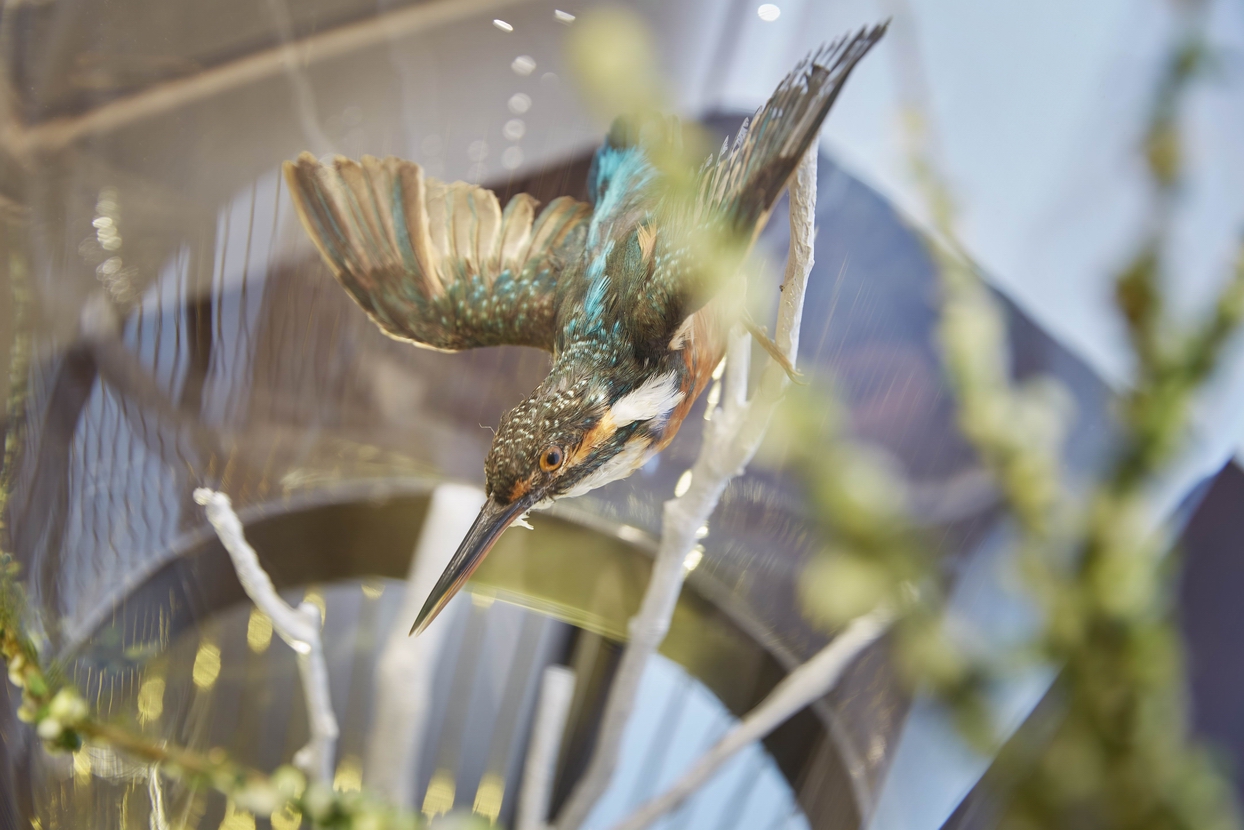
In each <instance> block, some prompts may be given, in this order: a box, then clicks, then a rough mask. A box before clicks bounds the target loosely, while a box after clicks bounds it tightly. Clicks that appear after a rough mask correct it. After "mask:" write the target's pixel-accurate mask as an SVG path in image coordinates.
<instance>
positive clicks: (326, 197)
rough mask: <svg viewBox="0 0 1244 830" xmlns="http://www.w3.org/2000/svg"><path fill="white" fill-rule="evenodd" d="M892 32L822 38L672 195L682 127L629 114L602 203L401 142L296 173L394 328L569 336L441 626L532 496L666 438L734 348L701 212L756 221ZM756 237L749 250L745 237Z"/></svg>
mask: <svg viewBox="0 0 1244 830" xmlns="http://www.w3.org/2000/svg"><path fill="white" fill-rule="evenodd" d="M883 33H884V27H877V28H874V29H872V30H869V31H862V32H860V33H859V34H858V35H856V36H855V37H853V38H850V39H846V38H844V39H842V40H840V41H838V42H837V43H835V44H833V45H832V46H830V47H828V48H827V49H823V50H821V51H820V52H818V53H816V54H815V55H813V56H811V58H810V59H809V60H807V61H805V62H804V63H802V64H800V66H799V67H797V68H796V70H795V71H794V72H792V73H791V74H790V75H788V76H787V78H786V79H785V80H784V81H783V82H782V84H781V85H780V86H779V87H778V90H777V92H775V93H774V95H773V97H772V98H771V99H770V100H769V102H768V103H767V104H766V105H765V106H764V107H763V108H762V109H761V110H760V111H759V112H758V113H757V115H756V117H755V119H754V120H753V122H752V124H751V126H750V128H746V127H745V129H744V131H743V132H741V133H740V135H739V137H738V139H737V140H736V141H735V144H734V146H733V149H730V148H727V147H723V150H722V153H721V155H720V156H719V157H718V158H717V159H715V160H713V159H710V161H709V163H707V164H706V165H705V167H704V168H703V169H702V170H701V171H700V173H699V174H698V176H697V177H696V178H695V180H694V183H695V186H696V193H695V194H694V197H693V198H690V199H687V198H683V197H677V196H675V195H674V194H672V193H671V189H670V188H669V187H668V186H667V180H666V177H665V175H664V174H663V172H662V171H661V170H660V169H659V168H658V166H657V165H656V164H654V162H653V160H652V158H653V150H654V148H659V147H661V146H668V142H672V141H675V140H676V138H677V126H676V125H671V124H669V123H668V122H664V121H661V122H657V121H648V122H645V123H640V124H636V123H628V122H626V121H623V120H619V121H618V122H617V123H615V125H614V128H613V130H611V132H610V134H609V137H608V138H607V139H606V142H605V144H604V145H603V146H602V147H601V149H600V150H599V151H598V152H597V154H596V157H595V159H594V161H593V165H592V171H591V173H590V175H589V182H588V190H589V194H590V197H591V204H590V205H589V204H584V203H581V202H578V201H575V200H573V199H570V198H567V197H562V198H559V199H555V200H553V201H552V202H551V203H550V204H549V205H548V206H547V207H546V208H545V209H544V210H543V211H542V212H540V214H539V215H538V216H537V215H536V212H535V206H536V205H535V200H533V199H532V198H531V197H529V196H527V195H526V194H519V195H518V196H515V197H514V198H513V199H511V201H510V203H509V204H508V205H507V206H506V208H505V210H504V211H502V210H501V208H500V205H499V203H498V202H497V199H496V197H495V196H494V195H493V194H492V193H491V192H490V191H488V190H485V189H483V188H479V187H474V186H472V185H468V184H464V183H462V182H456V183H453V184H444V183H441V182H438V181H435V180H431V179H425V178H424V176H423V172H422V170H421V169H420V168H419V166H418V165H416V164H414V163H411V162H406V161H401V160H399V159H395V158H387V159H383V160H378V159H374V158H370V157H364V159H363V161H362V163H361V164H360V163H357V162H353V161H350V160H348V159H342V158H338V159H336V160H335V161H334V162H333V163H332V164H321V163H320V162H318V161H317V160H316V159H315V158H314V157H312V156H310V155H309V154H306V153H304V154H303V155H302V156H301V157H300V158H299V159H298V161H297V162H295V163H287V165H286V170H285V173H286V179H287V182H288V183H289V186H290V191H291V193H292V194H293V196H294V202H295V205H296V206H297V208H298V212H299V216H300V217H301V219H302V221H303V224H304V226H305V227H306V229H307V231H308V234H309V235H310V236H311V238H312V240H313V241H314V242H315V243H316V245H317V247H318V248H319V249H320V252H321V253H322V254H323V256H324V259H325V260H326V261H327V262H328V264H329V266H330V267H331V268H332V270H333V273H334V275H335V276H336V277H337V279H338V280H339V281H340V282H341V284H342V285H343V286H344V287H345V289H346V290H347V291H348V292H349V293H350V295H351V296H352V297H353V298H354V299H355V300H356V301H357V302H358V303H359V305H361V306H362V307H363V308H364V309H365V310H366V311H367V312H368V314H369V315H370V316H371V317H372V319H373V320H374V321H375V322H376V323H377V325H379V326H380V328H381V329H382V330H384V331H385V332H386V333H388V334H389V335H390V336H393V337H396V338H399V339H404V340H409V341H411V342H414V343H416V344H417V345H421V346H426V347H430V348H435V349H441V350H444V351H458V350H460V349H466V348H474V347H478V346H491V345H502V344H511V345H524V346H534V347H537V348H542V349H545V350H547V351H549V352H551V354H552V356H553V362H552V367H551V369H550V371H549V374H548V376H547V377H546V378H545V379H544V380H543V381H542V382H541V383H540V385H539V386H538V387H537V388H536V389H535V390H534V391H533V392H532V393H531V394H530V395H529V396H528V397H527V398H526V399H525V400H524V401H523V402H522V403H520V404H519V405H518V406H517V407H515V408H514V409H512V410H511V411H510V412H508V413H506V414H505V415H504V416H503V417H502V419H501V424H500V426H499V427H498V430H497V433H496V436H495V438H494V440H493V445H492V449H491V451H490V452H489V454H488V458H487V461H486V462H485V477H486V482H487V487H486V490H487V494H488V500H487V502H486V503H485V506H484V508H483V510H481V512H480V516H479V517H478V518H477V519H476V522H475V525H474V526H473V527H472V529H471V531H470V532H469V533H468V535H467V538H466V539H465V540H464V541H463V543H462V546H461V547H460V548H459V550H458V552H457V554H456V555H455V556H454V559H453V561H452V562H451V563H450V566H449V568H448V569H447V570H446V572H445V574H444V576H442V578H441V580H440V582H439V583H438V585H437V586H436V588H434V589H433V592H432V596H431V597H430V598H429V600H428V603H427V605H425V607H424V609H423V611H422V613H421V614H420V618H419V621H418V622H417V627H422V626H425V625H426V624H427V623H428V622H430V621H431V619H432V617H434V616H435V615H436V613H437V612H438V611H439V610H440V608H441V607H443V606H444V604H445V602H447V601H448V599H449V598H450V597H451V596H452V595H453V594H454V593H455V592H456V591H457V589H458V588H460V587H461V585H462V584H463V583H464V582H465V581H466V579H467V577H469V575H470V574H471V572H472V571H473V570H474V569H475V567H477V566H478V564H479V562H480V561H482V559H483V556H484V555H485V554H486V553H487V551H488V550H489V549H490V548H491V546H492V544H493V542H495V540H496V538H497V537H498V536H499V535H500V533H501V531H502V530H504V529H505V528H506V527H507V526H508V525H509V524H511V523H512V522H513V521H515V520H516V519H518V518H519V517H520V516H522V515H523V514H525V513H526V512H527V511H528V510H529V509H532V508H538V507H542V506H546V505H547V504H548V503H551V502H552V501H553V500H555V499H557V498H561V497H564V496H575V495H579V494H581V493H584V492H587V491H589V490H592V489H594V488H596V487H599V486H601V485H603V484H606V483H608V482H610V481H614V480H617V479H620V478H624V477H626V476H628V475H630V474H631V473H632V472H634V471H635V470H636V469H638V468H639V467H640V466H641V465H643V464H644V463H645V462H646V461H647V460H648V459H649V458H650V457H651V456H652V455H653V454H655V453H656V452H659V451H660V450H661V449H662V448H664V447H665V446H666V445H667V444H668V443H669V442H670V440H671V439H672V438H673V437H674V435H675V434H676V433H677V431H678V428H679V426H680V425H681V423H682V421H683V419H684V418H685V417H686V415H687V413H688V412H689V411H690V409H691V406H692V404H693V403H694V402H695V400H696V398H697V397H698V396H699V394H700V393H701V392H702V391H703V389H704V387H705V386H706V385H707V383H708V380H709V378H710V375H711V373H712V371H713V369H714V368H715V367H716V365H717V364H718V363H719V361H720V360H721V357H722V354H723V353H724V350H725V340H726V332H727V329H728V326H729V323H730V319H729V317H728V315H726V314H725V310H724V306H723V303H724V302H725V299H726V298H725V297H723V296H721V295H718V294H715V289H719V288H720V285H719V284H717V283H716V282H714V281H713V275H712V274H711V273H708V272H709V271H710V270H711V269H708V268H705V267H702V263H701V262H700V261H699V260H700V259H701V257H699V256H697V253H698V251H699V249H696V248H695V247H694V246H693V245H692V244H691V238H692V237H693V236H694V235H695V233H696V230H697V229H701V228H710V229H714V230H716V231H719V232H721V233H723V234H726V235H732V236H734V237H737V238H741V239H743V240H744V241H745V242H746V243H748V244H750V242H751V241H752V240H753V239H754V238H755V235H756V234H757V233H759V230H760V229H761V227H763V225H764V222H765V220H766V219H767V217H768V214H769V211H770V210H771V209H772V207H773V203H774V202H775V201H776V200H777V197H778V196H779V195H780V194H781V192H782V190H783V189H784V188H785V186H786V183H787V181H788V180H789V178H790V176H791V175H792V173H793V172H794V169H795V166H796V165H797V163H798V161H799V159H800V158H802V156H803V155H804V153H805V151H806V150H807V148H808V147H809V145H810V144H811V143H812V141H813V140H814V139H815V136H816V134H817V133H818V132H819V129H820V124H821V122H822V121H823V119H824V117H825V115H826V114H827V113H828V111H829V108H830V105H831V104H832V103H833V101H834V99H835V98H836V97H837V94H838V91H839V90H840V89H841V87H842V84H843V83H844V82H845V80H846V77H847V75H848V74H849V73H850V71H851V69H852V68H853V67H854V65H855V63H856V62H857V61H858V60H859V59H860V58H861V57H862V56H863V55H864V54H865V53H866V52H867V51H868V49H869V48H871V46H872V45H873V43H875V42H876V41H877V40H878V39H879V38H880V37H881V35H882V34H883ZM743 247H746V245H745V246H743Z"/></svg>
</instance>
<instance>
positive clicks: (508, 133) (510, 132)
mask: <svg viewBox="0 0 1244 830" xmlns="http://www.w3.org/2000/svg"><path fill="white" fill-rule="evenodd" d="M501 134H502V135H503V136H505V137H506V138H507V139H508V140H510V141H518V140H519V139H520V138H522V137H523V136H524V135H526V134H527V125H526V124H524V123H523V119H521V118H511V119H510V120H509V121H506V122H505V126H504V127H502V128H501Z"/></svg>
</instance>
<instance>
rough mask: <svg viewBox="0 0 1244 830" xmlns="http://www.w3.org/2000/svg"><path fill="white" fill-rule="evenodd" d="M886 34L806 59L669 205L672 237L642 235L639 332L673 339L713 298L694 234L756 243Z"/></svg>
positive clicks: (845, 41)
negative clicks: (714, 229)
mask: <svg viewBox="0 0 1244 830" xmlns="http://www.w3.org/2000/svg"><path fill="white" fill-rule="evenodd" d="M885 31H886V25H885V24H883V25H880V26H874V27H873V28H871V29H861V30H860V31H859V32H858V33H856V34H855V35H853V36H844V37H842V38H839V39H838V40H837V41H835V42H833V43H831V44H829V45H828V46H825V47H822V48H821V49H819V50H818V51H816V52H814V53H813V54H811V55H809V56H808V57H807V58H805V59H804V60H803V61H802V62H800V63H799V65H798V66H796V67H795V69H794V70H793V71H792V72H791V73H790V74H789V75H787V76H786V77H785V78H784V79H783V80H782V82H781V83H780V84H779V85H778V88H777V90H776V91H774V93H773V95H772V97H770V98H769V100H768V101H767V102H766V103H765V105H764V106H763V107H761V109H760V110H759V111H758V112H757V113H756V115H755V116H754V117H753V118H752V120H751V124H750V126H749V125H747V124H745V125H744V126H743V129H742V130H740V132H739V134H738V136H737V137H736V138H735V141H734V144H733V146H730V145H729V144H723V145H722V149H721V153H720V154H719V155H718V156H717V158H715V159H714V158H709V160H708V161H707V162H706V163H705V165H704V167H703V168H702V169H701V171H700V173H699V179H698V184H699V190H698V195H697V197H696V199H695V200H694V201H693V202H691V203H679V204H677V205H674V206H671V210H670V212H668V213H666V215H665V216H663V217H662V221H663V223H665V224H667V225H668V226H669V231H670V232H669V233H662V232H661V231H660V230H659V229H658V232H657V234H656V240H655V246H654V245H653V242H652V241H651V240H645V239H644V238H643V237H642V235H640V234H638V232H637V237H636V242H637V247H638V248H639V249H640V250H642V251H645V252H647V251H654V250H655V254H656V256H655V258H653V261H654V267H653V268H652V270H651V276H650V277H648V279H647V280H646V282H645V285H644V291H643V296H644V297H645V298H646V300H647V301H646V303H643V302H641V303H638V304H637V306H636V307H635V308H634V309H633V310H632V311H631V314H630V318H629V321H628V322H630V323H631V324H632V325H634V326H636V327H638V329H639V332H644V333H648V334H649V335H656V339H658V340H659V341H660V342H662V343H664V342H668V340H669V338H670V337H671V336H672V335H674V334H675V332H676V331H677V330H678V329H679V328H680V327H681V326H682V324H683V323H684V322H686V320H687V318H688V317H689V316H690V315H691V314H693V313H694V312H696V311H697V310H699V309H700V308H701V307H702V306H703V305H704V303H705V302H707V301H708V300H709V299H710V298H711V297H712V295H713V294H714V293H715V291H716V290H717V289H718V288H719V287H720V286H718V285H717V284H716V275H715V274H714V273H713V272H712V271H710V270H709V269H707V268H702V267H699V264H698V263H697V262H692V261H690V259H691V258H690V257H688V256H687V254H688V250H687V247H686V246H685V245H684V244H683V241H684V240H685V239H687V238H688V235H689V234H691V233H693V232H694V231H693V229H695V228H698V227H705V226H709V225H714V224H715V225H717V226H718V227H724V228H725V229H727V230H728V231H729V232H731V233H733V234H735V235H737V236H738V237H739V238H741V239H744V240H746V241H747V242H748V243H751V242H753V241H754V240H755V238H756V236H757V235H759V233H760V231H761V230H762V229H763V228H764V225H765V223H766V222H767V221H768V218H769V213H770V212H771V211H772V210H773V205H774V203H776V202H777V200H778V197H779V196H781V195H782V191H784V190H785V189H786V186H787V184H788V183H789V182H790V179H791V177H792V176H793V175H794V172H795V168H796V167H797V166H798V164H799V161H800V160H801V159H802V158H803V156H804V154H805V153H806V152H807V150H808V147H810V146H811V145H812V144H813V143H814V142H815V141H816V137H817V135H818V134H819V132H820V129H821V124H822V122H824V120H825V117H826V116H827V115H828V114H829V110H830V108H831V107H832V106H833V104H834V101H835V100H837V98H838V94H839V92H841V91H842V87H843V85H844V84H845V83H846V81H847V77H848V76H849V75H850V74H851V70H852V69H854V68H855V65H856V64H857V63H858V62H859V61H860V59H861V58H863V57H864V55H866V54H867V53H868V51H869V50H870V49H871V48H872V47H873V45H874V44H876V43H877V41H879V40H880V39H881V37H882V36H883V35H884V34H885ZM602 167H603V165H602ZM637 336H638V333H637Z"/></svg>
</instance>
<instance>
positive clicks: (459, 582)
mask: <svg viewBox="0 0 1244 830" xmlns="http://www.w3.org/2000/svg"><path fill="white" fill-rule="evenodd" d="M682 400H683V392H682V391H681V390H680V388H679V384H678V378H677V376H676V375H675V374H674V373H672V372H671V373H666V374H662V375H657V376H650V377H647V378H642V379H639V380H638V382H634V383H627V382H626V381H625V380H622V381H619V380H618V379H617V378H612V379H611V378H602V377H586V376H578V377H561V378H558V377H555V376H552V375H551V376H550V377H549V378H547V379H546V380H545V382H544V383H542V384H541V385H540V386H539V387H537V388H536V390H535V391H534V392H533V393H532V394H531V395H530V396H529V397H528V398H527V399H526V400H525V401H523V402H522V403H520V404H519V405H518V406H516V407H514V409H511V410H510V411H509V412H507V413H506V414H505V415H504V416H503V417H502V418H501V425H500V426H499V427H498V429H497V434H496V436H494V438H493V441H492V449H491V450H490V451H489V453H488V459H487V461H486V462H485V464H484V472H485V476H486V480H487V487H486V492H487V499H486V500H485V502H484V506H483V507H482V508H481V509H480V512H479V515H478V516H477V517H476V519H475V523H474V524H472V525H471V529H470V530H469V531H467V535H466V538H464V539H463V540H462V544H461V545H459V546H458V551H457V553H455V554H454V557H453V559H452V560H450V563H449V566H448V567H447V568H446V569H445V573H444V574H442V575H441V578H440V579H439V580H438V581H437V583H436V587H434V588H433V589H432V593H431V594H430V595H429V597H428V600H427V602H426V603H425V604H424V606H423V610H422V611H420V612H419V617H418V619H417V620H416V621H415V626H414V628H413V629H412V633H418V632H419V631H422V630H423V629H424V628H426V627H427V626H428V624H429V623H430V622H431V621H432V619H433V618H434V617H435V616H436V615H437V614H438V613H440V611H441V609H442V608H444V607H445V605H446V604H447V603H448V602H449V600H450V599H451V598H452V597H453V596H454V594H456V593H457V592H458V590H459V589H460V588H461V587H462V586H463V585H464V584H465V583H466V581H467V579H468V578H469V577H470V576H471V574H472V573H473V572H474V571H475V569H476V568H477V567H479V564H480V563H481V562H482V561H483V560H484V557H485V556H486V555H487V553H488V551H489V550H491V549H492V546H493V545H494V544H495V543H496V541H497V538H498V537H500V535H501V533H502V531H504V530H505V529H506V528H507V527H509V526H510V525H511V524H513V523H514V522H515V521H516V520H518V519H519V518H520V517H522V516H523V515H525V514H526V513H527V511H528V510H531V509H532V508H537V507H547V506H548V505H549V504H551V503H552V502H553V501H555V500H557V499H559V498H561V497H563V496H577V495H581V494H583V493H586V492H587V491H589V490H593V489H595V488H597V487H600V486H601V485H602V484H607V483H608V482H610V481H615V480H617V479H620V478H625V477H626V476H628V475H630V474H631V473H632V472H634V471H635V470H636V469H638V468H639V467H640V466H641V465H642V464H643V463H644V462H645V461H646V460H647V459H648V458H649V456H650V455H651V454H652V451H654V450H655V434H656V432H657V431H659V429H660V428H661V427H662V426H663V425H664V423H665V421H666V420H667V419H668V418H669V415H670V413H671V412H672V411H673V410H674V408H675V407H676V406H677V405H678V404H679V403H680V402H682Z"/></svg>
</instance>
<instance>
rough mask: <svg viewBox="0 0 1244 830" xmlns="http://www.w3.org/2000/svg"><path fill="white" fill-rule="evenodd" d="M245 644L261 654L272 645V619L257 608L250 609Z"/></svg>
mask: <svg viewBox="0 0 1244 830" xmlns="http://www.w3.org/2000/svg"><path fill="white" fill-rule="evenodd" d="M246 645H248V646H249V647H250V650H251V651H253V652H255V653H256V654H263V653H264V652H265V651H267V650H268V646H270V645H272V619H271V618H270V617H269V616H268V615H267V614H265V613H264V612H262V611H260V610H259V609H258V608H252V609H251V618H250V621H249V622H247V623H246Z"/></svg>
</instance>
